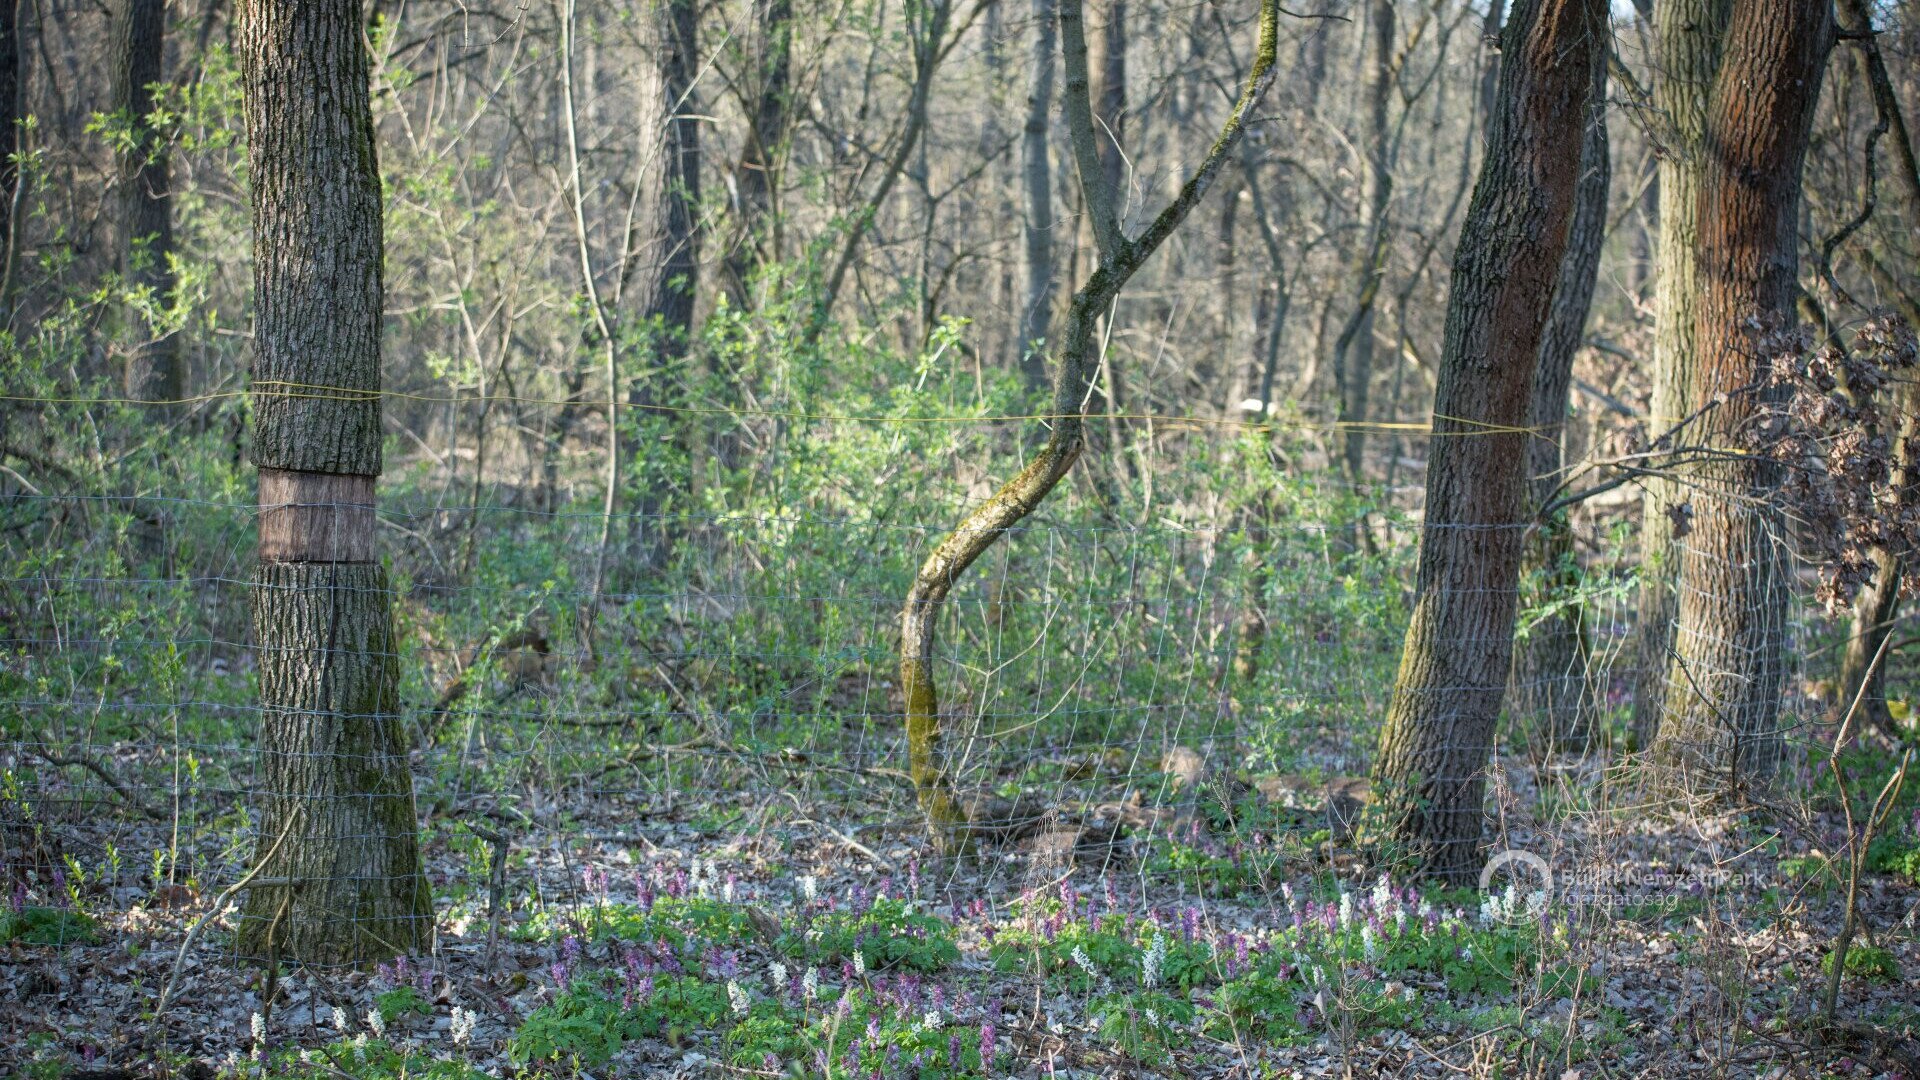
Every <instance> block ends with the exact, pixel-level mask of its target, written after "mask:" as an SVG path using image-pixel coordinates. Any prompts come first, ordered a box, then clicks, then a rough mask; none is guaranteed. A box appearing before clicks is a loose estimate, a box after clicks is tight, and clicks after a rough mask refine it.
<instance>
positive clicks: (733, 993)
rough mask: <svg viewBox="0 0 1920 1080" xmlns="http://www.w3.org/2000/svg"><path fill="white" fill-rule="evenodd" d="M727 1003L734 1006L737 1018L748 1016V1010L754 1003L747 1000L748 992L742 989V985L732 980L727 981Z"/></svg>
mask: <svg viewBox="0 0 1920 1080" xmlns="http://www.w3.org/2000/svg"><path fill="white" fill-rule="evenodd" d="M727 1001H728V1002H729V1003H730V1004H732V1005H733V1012H734V1015H735V1016H745V1015H747V1010H748V1009H750V1008H751V1007H752V1002H749V1001H748V1000H747V992H746V991H745V990H742V989H740V984H739V983H737V982H734V981H733V980H732V979H728V980H727Z"/></svg>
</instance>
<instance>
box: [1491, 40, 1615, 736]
mask: <svg viewBox="0 0 1920 1080" xmlns="http://www.w3.org/2000/svg"><path fill="white" fill-rule="evenodd" d="M1588 110H1589V111H1588V115H1587V133H1586V138H1585V141H1583V142H1582V143H1581V145H1580V180H1579V183H1578V184H1577V185H1576V186H1575V188H1574V194H1573V217H1572V220H1571V221H1570V222H1569V223H1568V225H1567V253H1566V255H1565V256H1564V257H1562V259H1561V261H1560V277H1559V280H1558V281H1556V282H1555V283H1554V287H1553V307H1552V308H1551V309H1550V311H1549V312H1548V315H1547V328H1546V331H1545V333H1544V334H1543V335H1542V336H1541V339H1540V360H1539V364H1538V366H1537V367H1536V368H1535V370H1534V376H1533V406H1532V408H1531V409H1530V410H1529V413H1528V415H1529V416H1530V417H1531V418H1532V419H1531V420H1530V422H1529V426H1531V427H1532V428H1533V429H1534V432H1535V437H1534V438H1532V439H1529V440H1528V441H1527V478H1528V479H1527V488H1528V493H1527V505H1528V506H1529V507H1530V508H1531V510H1532V512H1533V513H1534V514H1535V515H1540V514H1541V512H1542V511H1543V510H1545V509H1546V507H1547V505H1548V503H1549V502H1550V501H1551V500H1552V498H1553V494H1554V491H1555V490H1556V489H1557V488H1558V487H1559V484H1560V469H1561V465H1562V462H1563V460H1564V456H1565V452H1566V418H1567V395H1568V391H1569V389H1570V388H1571V385H1572V382H1573V358H1574V356H1575V354H1577V353H1578V352H1579V351H1580V342H1581V339H1582V335H1583V334H1584V333H1585V331H1586V325H1587V310H1588V309H1589V308H1590V307H1592V305H1593V289H1594V284H1595V282H1596V281H1597V280H1598V278H1599V276H1600V250H1601V247H1602V246H1603V244H1604V243H1605V241H1606V232H1607V192H1608V188H1609V186H1610V180H1611V177H1612V168H1611V164H1610V158H1609V153H1608V145H1607V111H1606V110H1607V66H1606V65H1605V64H1595V65H1593V88H1592V96H1591V98H1590V99H1589V104H1588ZM1520 577H1521V582H1522V593H1521V598H1520V599H1521V604H1522V606H1523V607H1538V606H1543V605H1549V604H1559V605H1565V606H1561V607H1558V609H1557V610H1553V611H1551V612H1550V613H1549V614H1547V615H1545V616H1544V617H1542V618H1540V619H1539V620H1538V621H1536V622H1535V623H1534V624H1533V625H1532V626H1529V627H1527V628H1526V631H1525V634H1524V636H1522V637H1521V639H1520V640H1519V641H1518V642H1516V644H1515V646H1514V662H1513V698H1512V702H1513V707H1514V710H1515V711H1516V712H1517V713H1519V715H1520V716H1522V717H1524V718H1526V719H1527V721H1529V722H1530V723H1531V724H1532V725H1533V730H1534V732H1535V738H1536V745H1537V746H1539V747H1541V748H1542V749H1544V750H1545V751H1546V752H1548V753H1552V752H1554V751H1556V750H1566V751H1573V752H1575V753H1578V752H1580V751H1583V750H1585V749H1586V746H1587V741H1588V739H1589V738H1590V737H1591V736H1592V721H1593V711H1592V708H1591V705H1592V697H1591V693H1592V691H1591V688H1590V687H1589V686H1588V685H1587V667H1588V658H1589V655H1590V653H1591V646H1592V640H1591V636H1590V634H1589V628H1588V626H1587V618H1586V612H1585V610H1584V609H1583V608H1582V607H1581V606H1580V605H1579V604H1577V603H1570V602H1569V601H1570V598H1571V596H1572V595H1573V594H1574V592H1575V591H1576V590H1577V589H1578V588H1579V585H1580V571H1579V567H1578V566H1577V565H1576V564H1575V562H1574V550H1573V529H1572V528H1571V527H1570V525H1569V523H1568V520H1567V515H1566V513H1565V512H1564V511H1563V512H1559V513H1552V514H1547V515H1545V516H1544V517H1540V518H1539V519H1538V520H1536V521H1535V522H1534V528H1533V529H1532V530H1531V531H1530V532H1528V534H1527V543H1526V548H1525V550H1524V552H1523V553H1522V556H1521V570H1520Z"/></svg>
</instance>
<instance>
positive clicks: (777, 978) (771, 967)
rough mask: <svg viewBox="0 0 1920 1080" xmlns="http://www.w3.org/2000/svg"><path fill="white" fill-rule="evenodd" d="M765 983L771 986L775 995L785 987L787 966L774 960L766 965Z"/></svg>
mask: <svg viewBox="0 0 1920 1080" xmlns="http://www.w3.org/2000/svg"><path fill="white" fill-rule="evenodd" d="M767 981H768V982H769V983H772V984H773V989H774V992H775V993H779V992H780V990H781V989H782V988H784V987H785V986H786V985H787V965H785V964H783V963H781V962H780V961H778V960H775V961H774V962H773V963H771V964H768V965H767Z"/></svg>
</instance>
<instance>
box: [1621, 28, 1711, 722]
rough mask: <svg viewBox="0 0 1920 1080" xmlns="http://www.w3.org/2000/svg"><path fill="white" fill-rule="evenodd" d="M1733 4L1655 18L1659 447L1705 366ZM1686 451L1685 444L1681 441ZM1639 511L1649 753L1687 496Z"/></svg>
mask: <svg viewBox="0 0 1920 1080" xmlns="http://www.w3.org/2000/svg"><path fill="white" fill-rule="evenodd" d="M1730 2H1731V0H1660V3H1659V4H1658V5H1657V7H1656V10H1655V11H1654V38H1655V48H1656V52H1657V62H1656V64H1655V65H1654V68H1655V76H1654V86H1653V95H1654V103H1655V105H1656V106H1657V107H1658V109H1659V113H1660V115H1661V117H1662V118H1663V127H1662V131H1663V134H1664V136H1665V141H1666V147H1665V153H1663V154H1661V155H1660V174H1659V177H1658V180H1657V182H1658V184H1659V190H1660V238H1659V241H1658V243H1657V244H1656V246H1655V250H1654V259H1655V266H1654V286H1653V287H1654V324H1653V396H1652V400H1651V401H1650V402H1649V403H1648V413H1649V415H1648V417H1647V434H1648V437H1649V438H1652V439H1656V440H1658V439H1660V438H1661V437H1662V436H1664V435H1666V434H1667V433H1668V432H1669V431H1670V430H1671V429H1672V428H1673V426H1674V425H1675V424H1678V423H1679V422H1680V421H1681V420H1682V419H1683V418H1684V417H1685V416H1686V414H1687V412H1688V411H1689V410H1688V409H1687V404H1686V403H1687V402H1688V401H1690V400H1692V387H1693V376H1694V371H1695V369H1696V368H1697V367H1698V366H1699V359H1698V355H1697V352H1696V349H1695V347H1694V340H1693V333H1694V329H1693V328H1694V322H1695V309H1694V306H1695V303H1696V301H1697V298H1698V297H1699V295H1700V283H1699V278H1698V275H1697V273H1696V272H1695V262H1694V249H1695V247H1696V246H1697V245H1698V244H1699V242H1700V226H1699V217H1698V203H1699V195H1700V174H1701V169H1702V167H1703V163H1704V159H1705V154H1706V143H1705V140H1706V121H1707V99H1708V97H1709V95H1710V94H1711V92H1712V89H1713V79H1714V73H1715V71H1716V70H1717V69H1718V68H1719V66H1720V53H1721V46H1722V44H1723V38H1724V37H1725V35H1726V25H1727V8H1728V4H1729V3H1730ZM1682 440H1683V441H1684V436H1682ZM1644 490H1645V496H1644V498H1643V499H1642V502H1641V511H1640V596H1639V616H1638V619H1637V621H1636V626H1637V630H1636V632H1635V648H1634V653H1635V668H1636V684H1635V687H1634V695H1633V730H1634V738H1635V741H1636V742H1637V743H1638V744H1639V745H1640V746H1642V747H1645V746H1648V745H1650V744H1651V743H1652V741H1653V739H1654V737H1655V735H1656V734H1657V729H1658V728H1659V725H1660V716H1661V711H1662V709H1663V707H1664V706H1663V705H1662V701H1663V700H1664V698H1665V694H1666V676H1667V667H1668V664H1667V657H1668V655H1669V651H1670V650H1671V649H1672V647H1673V627H1674V619H1675V618H1676V617H1677V615H1678V613H1679V610H1680V608H1679V593H1678V592H1677V590H1676V585H1677V583H1678V580H1679V571H1680V545H1679V544H1678V543H1677V542H1676V541H1677V538H1676V537H1675V536H1674V530H1675V528H1676V525H1675V522H1676V521H1677V520H1680V518H1681V517H1682V516H1683V515H1684V510H1683V509H1682V508H1683V507H1684V506H1685V505H1686V503H1687V501H1688V495H1687V492H1686V491H1685V490H1684V489H1683V488H1681V487H1680V486H1679V485H1678V484H1677V483H1676V482H1675V480H1674V479H1672V478H1670V477H1662V476H1655V477H1649V478H1648V479H1647V481H1646V486H1645V489H1644Z"/></svg>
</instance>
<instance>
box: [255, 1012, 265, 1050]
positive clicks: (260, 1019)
mask: <svg viewBox="0 0 1920 1080" xmlns="http://www.w3.org/2000/svg"><path fill="white" fill-rule="evenodd" d="M252 1024H253V1045H255V1046H265V1045H266V1044H267V1018H266V1017H264V1016H261V1015H260V1014H259V1013H254V1014H253V1019H252Z"/></svg>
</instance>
